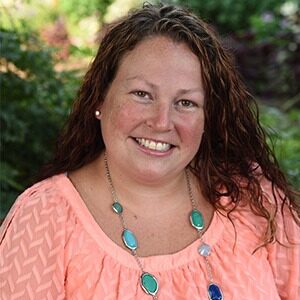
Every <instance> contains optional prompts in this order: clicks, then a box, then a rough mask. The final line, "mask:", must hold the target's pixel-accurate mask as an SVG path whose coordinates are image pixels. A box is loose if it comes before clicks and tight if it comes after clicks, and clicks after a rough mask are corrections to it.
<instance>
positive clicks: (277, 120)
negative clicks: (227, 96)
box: [260, 105, 300, 188]
mask: <svg viewBox="0 0 300 300" xmlns="http://www.w3.org/2000/svg"><path fill="white" fill-rule="evenodd" d="M260 111H261V114H260V120H261V123H262V125H263V127H264V128H265V130H266V132H267V133H268V135H269V139H268V142H269V144H270V146H271V147H272V148H273V149H274V151H275V154H276V157H277V159H278V162H279V164H280V166H281V167H282V169H283V170H284V171H285V173H286V175H287V177H288V179H289V180H290V183H291V184H292V185H294V186H295V187H296V188H300V159H299V153H300V131H299V127H300V110H299V109H291V110H290V111H288V112H284V111H282V110H280V109H279V108H276V107H274V106H266V105H264V106H261V108H260Z"/></svg>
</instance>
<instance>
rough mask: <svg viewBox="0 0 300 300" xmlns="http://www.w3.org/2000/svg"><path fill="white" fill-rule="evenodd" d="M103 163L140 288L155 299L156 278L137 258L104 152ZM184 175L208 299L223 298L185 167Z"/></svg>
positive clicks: (134, 241) (123, 237) (136, 245)
mask: <svg viewBox="0 0 300 300" xmlns="http://www.w3.org/2000/svg"><path fill="white" fill-rule="evenodd" d="M104 164H105V175H106V178H107V180H108V183H109V187H110V191H111V195H112V199H113V204H112V209H113V211H114V213H116V214H117V215H118V216H119V219H120V221H121V224H122V227H123V232H122V240H123V243H124V245H125V246H126V247H127V248H128V249H129V250H130V251H131V254H132V255H133V257H134V258H135V260H136V262H137V264H138V266H139V268H140V270H141V276H140V285H141V288H142V289H143V291H144V292H145V293H146V294H148V295H151V296H152V298H153V299H155V300H157V299H158V296H157V292H158V289H159V285H158V280H157V278H156V277H155V276H154V275H152V274H150V273H148V272H146V271H145V270H144V268H143V265H142V263H141V261H140V259H139V256H138V255H137V249H138V241H137V239H136V237H135V235H134V233H133V232H132V231H131V230H129V229H128V228H127V227H126V224H125V221H124V217H123V206H122V205H121V203H120V201H119V199H118V197H117V193H116V190H115V187H114V185H113V182H112V179H111V175H110V171H109V167H108V162H107V156H106V153H104ZM185 177H186V183H187V188H188V194H189V198H190V200H191V204H192V211H191V213H190V223H191V225H192V227H193V228H195V229H196V230H197V235H198V238H199V240H200V246H199V248H198V252H199V254H200V255H201V256H202V257H203V258H204V262H205V265H206V270H207V274H208V278H209V284H208V287H207V292H208V299H209V300H223V299H224V298H223V293H222V290H221V288H220V287H219V286H218V285H217V284H216V283H214V281H213V275H212V268H211V265H210V263H209V260H208V256H209V255H210V254H211V247H210V246H209V245H208V244H206V243H205V242H204V241H203V238H202V235H203V232H204V228H205V226H204V219H203V216H202V213H201V212H200V211H199V210H198V209H197V208H196V203H195V200H194V197H193V193H192V188H191V183H190V178H189V173H188V171H187V170H186V169H185Z"/></svg>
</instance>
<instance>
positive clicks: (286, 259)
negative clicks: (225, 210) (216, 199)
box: [0, 174, 300, 300]
mask: <svg viewBox="0 0 300 300" xmlns="http://www.w3.org/2000/svg"><path fill="white" fill-rule="evenodd" d="M262 184H263V188H264V190H265V191H266V193H269V194H270V185H269V183H268V182H264V183H262ZM270 199H271V198H270ZM271 201H272V200H271ZM277 217H278V224H279V225H278V239H279V240H280V241H282V242H283V243H284V244H285V246H282V245H280V244H278V243H274V244H271V245H269V246H267V247H262V248H260V249H259V250H257V251H256V252H255V253H253V250H254V249H255V248H256V247H257V245H258V244H259V243H260V235H261V233H262V230H263V229H262V228H263V226H264V224H265V223H264V222H265V221H264V220H263V219H261V218H258V217H255V216H253V214H252V213H251V212H250V211H249V208H247V206H244V207H242V208H240V209H239V210H238V211H236V212H235V213H234V214H233V215H232V218H233V221H234V224H235V228H236V232H237V237H236V239H235V232H234V227H233V226H232V224H231V223H230V222H229V221H228V219H227V218H226V217H224V216H223V215H222V214H220V213H215V215H214V217H213V220H212V222H211V224H210V227H209V228H208V230H207V231H206V232H205V234H204V240H205V242H206V243H208V244H210V245H211V246H212V254H211V256H210V258H209V259H210V262H211V265H212V266H213V274H214V279H215V281H216V282H217V283H218V284H219V285H220V286H221V287H222V290H223V293H224V299H226V300H241V299H243V300H254V299H255V300H265V299H270V300H296V299H300V245H299V243H300V231H299V228H298V227H297V226H296V225H295V224H294V222H293V221H292V220H291V218H286V219H285V225H286V230H287V232H288V234H289V237H290V241H293V242H295V243H298V245H295V244H291V243H289V241H288V240H287V239H286V237H285V235H284V230H283V221H282V219H281V217H280V215H279V214H278V216H277ZM0 242H1V244H0V299H1V300H15V299H22V300H27V299H28V300H29V299H38V300H42V299H47V300H59V299H78V300H81V299H82V300H89V299H97V300H100V299H101V300H102V299H103V300H133V299H136V300H143V299H145V300H146V299H149V300H150V299H151V296H147V295H145V293H144V292H143V291H142V290H141V288H140V285H139V276H140V270H139V268H138V267H137V264H136V261H135V260H134V258H133V257H132V256H131V255H130V253H128V252H127V251H126V250H124V249H122V248H120V247H119V246H118V245H116V244H115V243H114V242H113V241H112V240H110V239H109V237H108V236H106V235H105V233H104V232H103V231H102V230H101V228H100V227H99V226H98V225H97V223H96V222H95V220H94V219H93V217H92V216H91V214H90V212H89V211H88V209H87V207H86V206H85V204H84V202H83V200H82V199H81V198H80V196H79V194H78V192H77V191H76V190H75V188H74V186H73V185H72V183H71V182H70V181H69V179H68V177H66V176H65V175H64V174H61V175H58V176H54V177H52V178H49V179H47V180H45V181H42V182H40V183H38V184H36V185H34V186H33V187H31V188H29V189H28V190H26V191H25V192H24V193H23V194H22V195H21V196H20V197H19V198H18V199H17V201H16V202H15V204H14V206H13V207H12V209H11V211H10V213H9V214H8V216H7V218H6V219H5V221H4V223H3V224H2V227H1V231H0ZM198 246H199V241H195V242H194V243H192V244H191V245H189V246H188V247H186V248H185V249H183V250H182V251H179V252H178V253H175V254H171V255H160V256H152V257H144V258H141V261H142V264H143V265H144V268H145V269H146V270H147V271H149V272H151V273H152V274H154V275H155V276H156V277H157V278H158V280H159V283H160V291H159V294H158V299H159V300H184V299H203V300H206V299H208V298H207V284H208V281H207V280H208V279H207V274H206V267H205V265H204V261H203V258H202V257H200V256H199V254H198V252H197V248H198Z"/></svg>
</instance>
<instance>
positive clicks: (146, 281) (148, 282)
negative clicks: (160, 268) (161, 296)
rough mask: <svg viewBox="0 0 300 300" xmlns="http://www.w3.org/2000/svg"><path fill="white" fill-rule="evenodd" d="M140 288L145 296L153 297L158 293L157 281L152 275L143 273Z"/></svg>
mask: <svg viewBox="0 0 300 300" xmlns="http://www.w3.org/2000/svg"><path fill="white" fill-rule="evenodd" d="M141 287H142V289H143V290H144V292H145V293H146V294H148V295H152V296H155V295H156V293H157V291H158V281H157V279H156V278H155V276H154V275H152V274H150V273H147V272H144V273H143V274H142V275H141Z"/></svg>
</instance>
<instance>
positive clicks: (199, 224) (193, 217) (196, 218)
mask: <svg viewBox="0 0 300 300" xmlns="http://www.w3.org/2000/svg"><path fill="white" fill-rule="evenodd" d="M190 221H191V224H192V226H193V227H194V228H196V229H197V230H202V229H203V228H204V220H203V216H202V214H201V212H200V211H199V210H197V209H193V210H192V212H191V214H190Z"/></svg>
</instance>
